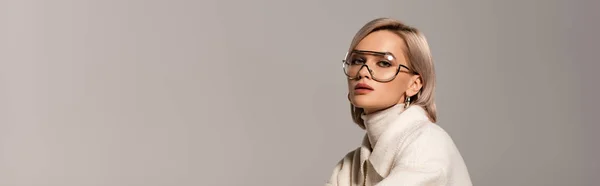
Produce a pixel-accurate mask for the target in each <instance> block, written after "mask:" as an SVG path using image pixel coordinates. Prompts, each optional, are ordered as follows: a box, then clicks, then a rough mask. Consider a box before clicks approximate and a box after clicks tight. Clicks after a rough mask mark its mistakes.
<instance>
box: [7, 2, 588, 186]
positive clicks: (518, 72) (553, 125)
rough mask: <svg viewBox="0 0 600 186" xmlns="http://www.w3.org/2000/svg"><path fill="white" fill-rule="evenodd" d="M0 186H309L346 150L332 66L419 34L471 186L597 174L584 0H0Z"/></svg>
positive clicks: (350, 140)
mask: <svg viewBox="0 0 600 186" xmlns="http://www.w3.org/2000/svg"><path fill="white" fill-rule="evenodd" d="M0 7H1V8H0V12H1V14H0V21H1V22H0V23H1V24H0V26H1V27H0V36H1V37H0V39H1V40H0V47H1V48H0V57H1V58H0V185H2V186H25V185H32V186H33V185H36V186H37V185H39V186H106V185H111V186H113V185H114V186H130V185H144V186H159V185H161V186H162V185H190V186H191V185H207V186H208V185H291V186H293V185H297V186H300V185H302V186H304V185H322V184H323V183H324V182H325V180H326V179H328V178H329V176H330V174H331V171H332V169H333V166H334V165H335V163H337V161H338V160H339V159H340V158H342V156H343V155H345V154H346V153H347V152H348V151H350V150H352V149H354V148H355V147H357V145H359V143H360V141H361V139H362V135H363V131H361V130H360V129H359V128H358V127H357V126H356V125H354V124H353V123H352V122H351V119H350V115H349V109H348V102H347V98H346V84H345V79H344V76H343V74H342V71H341V69H340V66H341V65H340V60H341V58H342V57H343V55H344V52H345V50H346V49H347V46H348V44H349V43H350V40H351V38H352V36H353V34H354V33H355V32H356V31H357V30H358V29H359V28H360V27H361V26H362V25H363V24H364V23H366V22H367V21H369V20H371V19H373V18H376V17H381V16H389V17H393V18H397V19H400V20H403V21H405V22H406V23H408V24H410V25H413V26H416V27H418V28H420V29H421V30H422V31H423V32H424V33H425V34H426V35H427V37H428V39H429V42H430V44H431V47H432V50H433V55H434V59H435V63H436V68H437V73H438V82H439V84H438V89H437V98H438V99H437V103H438V109H439V118H440V120H439V124H440V125H441V126H442V127H443V128H445V129H446V130H447V131H448V132H449V133H450V135H451V136H452V137H453V139H454V140H455V143H456V144H457V146H458V147H459V149H460V151H461V152H462V155H463V157H464V159H465V161H466V163H467V166H468V168H469V171H470V173H471V176H472V179H473V182H474V184H475V185H590V186H591V185H598V181H600V179H599V176H600V163H599V161H598V157H600V145H599V144H598V143H599V142H600V137H599V135H598V134H597V133H598V132H600V127H599V125H598V124H599V123H598V122H597V120H596V118H595V116H597V114H599V113H598V112H597V109H598V108H597V106H596V105H598V104H599V100H600V99H598V98H597V97H596V96H598V95H599V94H600V90H599V86H598V85H599V83H598V80H599V78H600V76H599V75H598V73H597V72H596V71H597V70H598V69H599V68H600V65H599V63H598V59H597V54H598V52H600V51H598V48H599V47H600V46H599V44H598V43H600V40H599V39H598V38H599V36H598V33H600V22H599V21H598V20H599V19H600V13H598V12H597V8H598V7H600V3H599V1H592V0H589V1H584V0H580V1H559V0H526V1H517V0H508V1H492V0H478V1H475V0H456V1H431V0H421V1H391V0H388V1H383V0H380V1H341V0H335V1H319V0H304V1H275V0H269V1H267V0H262V1H242V0H238V1H219V2H217V1H173V0H172V1H157V0H152V1H148V0H137V1H135V0H129V1H117V0H112V1H106V0H104V1H101V0H95V1H91V0H86V1H75V0H70V1H69V0H55V1H42V0H37V1H35V0H2V1H0Z"/></svg>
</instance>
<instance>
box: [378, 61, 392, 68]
mask: <svg viewBox="0 0 600 186" xmlns="http://www.w3.org/2000/svg"><path fill="white" fill-rule="evenodd" d="M377 66H379V67H391V66H392V63H390V62H388V61H380V62H377Z"/></svg>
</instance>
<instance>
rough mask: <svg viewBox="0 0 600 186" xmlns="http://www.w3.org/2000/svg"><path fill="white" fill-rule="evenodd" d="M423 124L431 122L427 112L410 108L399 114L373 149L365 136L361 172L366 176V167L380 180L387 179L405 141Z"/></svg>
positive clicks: (361, 156)
mask: <svg viewBox="0 0 600 186" xmlns="http://www.w3.org/2000/svg"><path fill="white" fill-rule="evenodd" d="M423 122H430V120H429V118H428V117H427V112H426V111H425V110H424V109H423V108H422V107H421V106H410V107H408V108H407V109H406V110H404V111H403V112H402V113H401V114H399V115H398V116H397V117H396V118H395V119H393V121H391V123H390V124H389V126H387V128H386V129H385V131H384V132H383V133H382V134H381V136H380V137H379V140H378V142H377V143H376V144H375V146H374V147H371V143H370V142H369V137H368V135H366V134H365V136H364V138H363V142H362V145H361V147H360V162H361V165H360V171H361V173H362V174H363V175H364V172H363V171H364V167H363V166H365V165H367V166H369V168H373V169H374V170H375V172H377V174H379V176H380V178H382V177H386V176H387V175H388V174H389V171H390V169H391V167H392V166H393V163H392V162H393V161H394V158H395V156H396V154H397V152H398V150H399V149H398V148H400V147H401V143H402V142H403V141H404V139H405V138H406V137H407V136H408V135H409V134H410V133H412V132H413V131H414V130H416V129H417V128H418V127H419V126H422V125H421V124H422V123H423Z"/></svg>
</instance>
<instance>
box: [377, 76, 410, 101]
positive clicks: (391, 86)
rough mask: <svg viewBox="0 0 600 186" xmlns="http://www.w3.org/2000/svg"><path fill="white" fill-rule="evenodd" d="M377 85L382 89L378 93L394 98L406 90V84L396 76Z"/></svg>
mask: <svg viewBox="0 0 600 186" xmlns="http://www.w3.org/2000/svg"><path fill="white" fill-rule="evenodd" d="M379 87H380V89H381V90H382V91H380V94H382V95H385V96H386V97H390V98H395V99H396V98H398V97H401V96H402V95H403V94H404V92H405V91H406V84H405V83H404V80H403V79H402V78H396V79H395V80H394V81H391V82H388V83H381V84H379Z"/></svg>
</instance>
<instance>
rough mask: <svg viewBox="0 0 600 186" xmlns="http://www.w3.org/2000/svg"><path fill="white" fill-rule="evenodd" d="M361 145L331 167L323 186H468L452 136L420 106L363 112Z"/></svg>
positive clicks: (469, 180)
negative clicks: (371, 112)
mask: <svg viewBox="0 0 600 186" xmlns="http://www.w3.org/2000/svg"><path fill="white" fill-rule="evenodd" d="M362 118H363V120H364V121H365V128H366V131H367V132H366V134H365V137H364V138H363V143H362V145H361V146H360V147H359V148H357V149H356V150H354V151H352V152H349V153H348V154H347V155H346V156H345V157H344V158H343V159H342V160H340V161H339V162H338V164H337V165H336V166H335V168H334V170H333V173H332V175H331V178H330V179H329V181H327V183H326V184H325V185H326V186H392V185H393V186H401V185H402V186H426V185H427V186H437V185H445V186H471V185H473V184H472V183H471V178H470V176H469V173H468V170H467V167H466V165H465V163H464V161H463V158H462V156H461V155H460V153H459V151H458V149H457V148H456V146H455V144H454V142H453V141H452V139H451V137H450V136H449V135H448V134H447V133H446V131H445V130H444V129H442V128H441V127H440V126H438V125H437V124H435V123H432V122H431V121H430V120H429V118H428V117H427V113H426V111H425V110H424V109H423V108H422V107H420V106H410V107H409V108H407V109H406V110H405V109H404V105H403V104H398V105H396V106H393V107H390V108H388V109H386V110H383V111H380V112H377V113H373V114H370V115H363V116H362Z"/></svg>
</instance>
